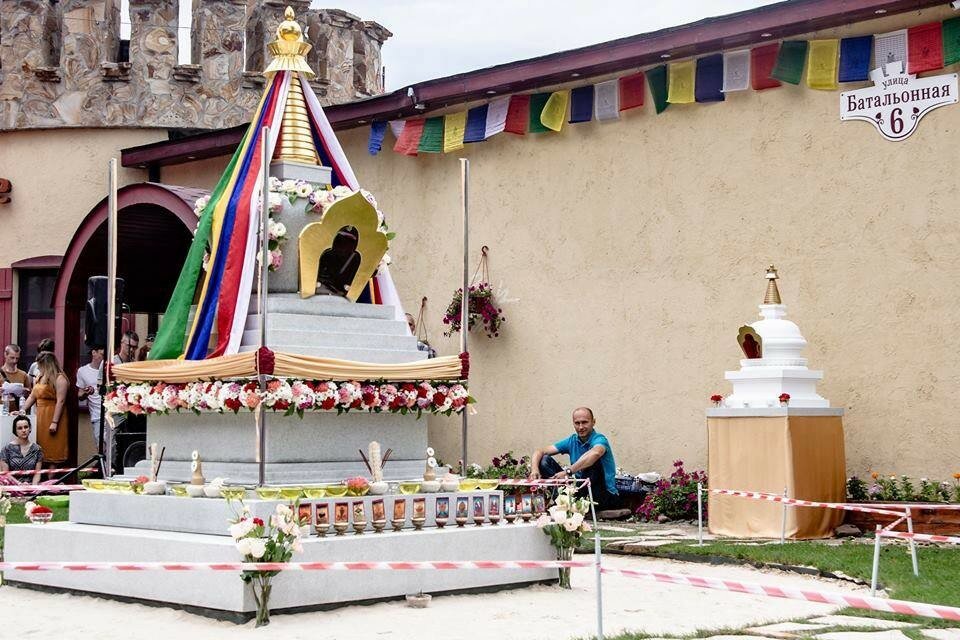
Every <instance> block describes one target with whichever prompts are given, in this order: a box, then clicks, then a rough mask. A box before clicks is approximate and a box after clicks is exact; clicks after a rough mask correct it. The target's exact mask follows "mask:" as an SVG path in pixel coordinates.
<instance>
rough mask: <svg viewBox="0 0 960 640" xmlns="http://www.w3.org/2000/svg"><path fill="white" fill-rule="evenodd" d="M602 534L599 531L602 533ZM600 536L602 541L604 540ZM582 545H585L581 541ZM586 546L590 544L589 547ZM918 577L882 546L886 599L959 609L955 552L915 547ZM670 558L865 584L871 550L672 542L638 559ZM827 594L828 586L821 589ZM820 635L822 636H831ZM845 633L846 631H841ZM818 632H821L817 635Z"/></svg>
mask: <svg viewBox="0 0 960 640" xmlns="http://www.w3.org/2000/svg"><path fill="white" fill-rule="evenodd" d="M605 533H606V532H604V534H605ZM604 534H602V537H608V536H607V535H604ZM584 542H585V544H586V543H587V541H584ZM590 544H592V541H591V542H590ZM917 553H918V558H919V563H920V577H915V576H914V575H913V567H912V564H911V561H910V553H909V550H908V548H907V547H906V546H905V545H896V546H895V545H893V544H890V543H887V542H885V543H884V546H883V548H882V549H881V551H880V579H879V581H880V586H881V587H883V588H884V589H885V590H886V592H887V595H888V596H889V597H891V598H896V599H899V600H911V601H914V602H925V603H928V604H942V605H949V606H955V607H956V606H960V577H958V576H960V548H941V547H926V546H918V548H917ZM675 554H683V555H687V556H690V555H694V556H703V557H704V559H707V558H711V557H714V558H733V559H736V560H740V561H744V562H750V563H763V564H783V565H793V566H804V567H814V568H817V569H820V570H822V571H828V572H831V573H837V572H841V573H844V574H846V575H848V576H851V577H854V578H859V579H861V580H863V581H864V582H868V583H869V581H870V573H871V568H872V564H873V545H872V544H865V543H864V542H863V541H862V540H861V541H849V542H844V543H843V544H841V545H827V544H824V543H822V542H788V543H787V544H785V545H779V544H768V545H760V546H755V545H743V544H737V543H734V542H723V541H719V542H712V543H705V544H704V545H703V546H702V547H698V546H697V545H696V543H693V544H687V543H678V544H670V545H663V546H661V547H651V548H649V549H646V550H644V555H648V556H654V557H657V556H659V557H669V556H671V555H675ZM756 582H759V583H762V582H764V576H761V575H758V576H757V578H756ZM825 589H826V590H830V587H829V586H826V587H825ZM840 613H841V614H843V615H853V616H861V617H871V618H884V619H889V620H901V621H905V622H911V623H915V624H918V625H920V627H921V628H940V627H956V626H958V624H957V623H956V622H951V621H943V620H937V619H934V618H924V617H919V616H903V615H899V614H890V613H884V612H879V611H867V610H863V609H854V608H848V609H844V610H842V611H840ZM831 630H833V629H830V630H825V631H831ZM844 630H848V629H844ZM734 631H735V630H721V631H718V630H716V629H712V630H705V631H703V632H699V633H696V634H691V635H690V636H688V637H705V636H708V635H716V634H718V633H720V632H724V633H731V632H734ZM904 631H905V633H906V634H907V635H908V636H910V637H911V638H914V640H920V638H921V636H920V632H919V630H918V629H913V630H911V629H907V630H904ZM818 633H821V632H818ZM645 637H647V636H646V635H645V634H637V633H626V634H623V635H619V636H615V637H614V638H610V639H608V640H641V639H642V638H645Z"/></svg>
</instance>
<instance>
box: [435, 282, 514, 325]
mask: <svg viewBox="0 0 960 640" xmlns="http://www.w3.org/2000/svg"><path fill="white" fill-rule="evenodd" d="M469 292H470V309H469V311H470V313H469V314H468V318H469V320H468V323H469V329H471V330H472V329H473V328H474V327H476V326H477V325H478V324H481V325H483V330H484V331H485V332H486V334H487V336H488V337H490V338H496V337H497V336H499V335H500V325H501V324H502V323H503V322H506V318H504V317H503V309H500V308H499V307H497V305H496V304H495V302H496V301H495V300H494V297H493V289H491V288H490V284H489V283H487V282H481V283H480V284H477V285H472V286H471V287H470V289H469ZM462 309H463V289H462V288H461V289H457V290H456V292H455V293H454V294H453V300H451V301H450V306H448V307H447V312H446V313H445V314H444V316H443V324H445V325H449V327H450V328H449V329H447V331H446V332H445V333H444V335H446V336H452V335H453V334H454V333H456V332H458V331H460V319H461V315H462Z"/></svg>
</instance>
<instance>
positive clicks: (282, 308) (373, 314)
mask: <svg viewBox="0 0 960 640" xmlns="http://www.w3.org/2000/svg"><path fill="white" fill-rule="evenodd" d="M248 312H249V313H251V314H255V313H259V306H258V305H257V296H256V295H253V296H251V297H250V307H249V309H248ZM271 313H295V314H305V315H311V316H341V317H345V318H376V319H379V320H393V319H394V309H393V307H390V306H386V305H382V304H362V303H354V302H350V301H349V300H347V299H346V298H341V297H339V296H313V297H312V298H301V297H300V295H299V294H296V293H271V294H269V295H267V314H271Z"/></svg>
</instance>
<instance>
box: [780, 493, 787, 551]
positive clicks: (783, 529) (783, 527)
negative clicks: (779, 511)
mask: <svg viewBox="0 0 960 640" xmlns="http://www.w3.org/2000/svg"><path fill="white" fill-rule="evenodd" d="M783 497H784V498H786V497H787V488H786V487H784V488H783ZM786 540H787V503H786V502H784V503H783V515H782V516H781V518H780V544H784V543H785V542H786Z"/></svg>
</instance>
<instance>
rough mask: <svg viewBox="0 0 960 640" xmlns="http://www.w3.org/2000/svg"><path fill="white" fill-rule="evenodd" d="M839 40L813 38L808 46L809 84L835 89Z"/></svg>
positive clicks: (810, 85)
mask: <svg viewBox="0 0 960 640" xmlns="http://www.w3.org/2000/svg"><path fill="white" fill-rule="evenodd" d="M839 58H840V41H839V40H835V39H834V40H811V41H810V43H809V47H808V48H807V86H808V87H810V88H811V89H821V90H824V91H833V90H835V89H836V88H837V87H838V84H837V65H838V64H839V63H838V61H839Z"/></svg>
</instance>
